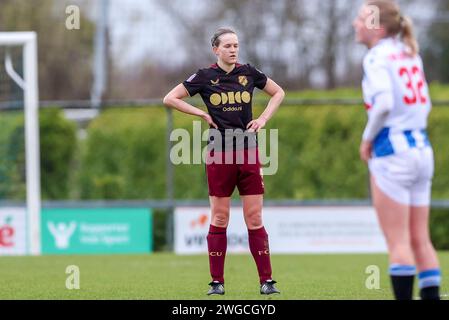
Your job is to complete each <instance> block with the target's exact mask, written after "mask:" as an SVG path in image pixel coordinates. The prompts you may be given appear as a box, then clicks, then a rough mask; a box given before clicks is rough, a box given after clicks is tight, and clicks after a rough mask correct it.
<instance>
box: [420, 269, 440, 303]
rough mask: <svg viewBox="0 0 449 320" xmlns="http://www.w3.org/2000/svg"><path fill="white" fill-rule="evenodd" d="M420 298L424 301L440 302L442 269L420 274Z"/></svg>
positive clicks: (425, 271)
mask: <svg viewBox="0 0 449 320" xmlns="http://www.w3.org/2000/svg"><path fill="white" fill-rule="evenodd" d="M418 280H419V284H418V285H419V289H420V296H421V299H422V300H439V299H440V292H439V291H440V285H441V271H440V269H429V270H424V271H421V272H420V273H419V274H418Z"/></svg>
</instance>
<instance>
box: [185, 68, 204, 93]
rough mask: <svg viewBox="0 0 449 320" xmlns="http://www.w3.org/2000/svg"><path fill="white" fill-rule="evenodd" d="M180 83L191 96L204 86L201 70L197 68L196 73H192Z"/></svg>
mask: <svg viewBox="0 0 449 320" xmlns="http://www.w3.org/2000/svg"><path fill="white" fill-rule="evenodd" d="M182 84H183V85H184V87H185V88H186V90H187V92H188V93H189V95H190V96H191V97H193V96H194V95H196V94H197V93H199V92H201V91H202V90H203V86H204V77H203V74H202V72H201V70H198V71H197V72H196V73H194V74H192V75H191V76H190V77H189V78H188V79H187V80H185V81H184V82H183V83H182Z"/></svg>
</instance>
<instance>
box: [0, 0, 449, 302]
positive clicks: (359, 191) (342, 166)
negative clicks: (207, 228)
mask: <svg viewBox="0 0 449 320" xmlns="http://www.w3.org/2000/svg"><path fill="white" fill-rule="evenodd" d="M200 2H201V4H205V3H206V2H202V1H200ZM149 3H150V4H146V5H143V4H142V3H141V2H140V3H139V1H130V2H129V5H123V3H122V4H120V3H119V1H114V0H111V1H70V2H69V1H52V0H39V1H33V2H32V3H30V2H29V1H22V0H16V1H13V0H9V1H2V4H0V31H24V30H26V31H28V30H34V31H36V32H37V33H38V45H39V88H40V92H39V93H40V100H41V103H40V106H41V108H40V114H39V115H40V116H39V118H40V119H39V121H40V149H41V187H42V199H43V208H46V209H48V210H51V209H54V208H66V209H68V208H78V207H83V208H90V209H98V208H117V207H131V208H151V209H152V210H153V215H152V217H153V219H152V239H151V241H152V248H153V250H154V251H155V252H160V251H162V252H164V253H161V254H160V255H157V254H154V255H151V257H147V258H145V257H133V258H132V259H131V260H132V263H133V265H134V264H135V265H138V264H139V263H140V264H141V265H140V267H139V268H138V270H137V271H136V272H137V273H136V274H138V275H144V274H145V273H146V272H147V271H148V269H145V266H146V267H148V268H151V266H154V268H155V269H154V270H156V271H154V272H156V273H161V272H163V269H164V261H165V262H166V263H169V264H174V265H175V264H178V263H179V265H181V266H182V265H184V266H187V268H192V272H193V270H195V268H203V267H204V268H205V267H207V265H206V264H205V261H206V260H205V259H204V258H201V257H184V258H182V259H181V258H180V257H176V256H174V255H171V253H170V252H171V251H172V249H173V209H174V207H176V206H177V205H184V206H185V205H196V206H204V205H207V189H206V188H205V176H204V167H203V165H179V166H172V165H171V164H170V162H169V161H168V159H167V152H168V150H169V147H170V143H169V142H168V139H167V135H168V134H169V133H170V132H171V130H172V129H173V128H186V129H187V130H189V131H191V130H192V124H191V123H192V120H193V119H192V118H190V117H188V116H185V115H182V114H179V113H176V112H171V111H170V110H167V109H165V108H164V107H163V106H162V105H161V97H162V96H163V94H165V93H166V92H167V91H168V90H169V89H170V88H171V87H173V86H174V85H175V84H177V83H179V82H180V81H182V80H183V79H185V78H186V77H188V76H189V75H190V74H191V73H193V72H194V71H195V70H196V69H197V68H199V67H204V66H205V65H208V64H210V63H212V62H214V59H213V56H212V54H211V53H210V52H209V51H208V50H209V43H208V37H209V35H210V34H211V32H212V31H213V30H214V29H215V28H216V27H218V26H220V25H233V26H235V27H236V28H237V31H238V32H239V34H241V37H240V40H241V45H242V48H241V51H242V52H241V56H242V58H241V60H242V61H250V62H252V63H253V64H255V65H257V66H258V67H259V68H260V69H262V70H264V71H265V72H266V73H267V74H268V75H269V76H270V77H272V78H273V79H275V80H276V81H278V82H279V83H280V84H281V85H283V86H284V87H285V88H286V89H287V96H286V99H285V102H284V104H283V106H282V107H281V109H280V110H279V111H278V113H277V114H276V116H275V117H274V118H273V119H272V121H270V123H269V124H268V127H267V128H278V129H279V132H280V133H279V171H278V172H277V174H276V175H274V176H267V177H266V178H265V187H266V191H267V197H266V200H267V203H268V204H273V205H274V204H275V205H287V204H288V205H297V206H298V205H304V204H308V205H329V204H331V205H341V204H348V205H354V204H364V205H367V204H369V188H368V182H367V177H368V175H367V170H366V167H365V166H364V164H363V163H362V162H361V161H360V160H359V158H358V152H357V148H358V143H359V140H360V136H361V132H362V130H363V125H364V121H365V119H366V115H365V111H364V109H363V107H362V103H361V99H360V98H361V92H360V89H359V82H360V78H361V68H360V58H361V56H362V54H363V52H364V50H363V48H361V47H360V46H356V45H355V44H353V40H352V33H351V26H350V24H349V21H350V19H348V15H349V13H351V19H352V16H353V15H354V14H355V10H356V8H357V6H358V5H359V4H360V3H361V1H335V2H334V1H320V2H317V3H316V4H314V5H309V4H307V2H306V1H299V0H297V1H290V0H284V1H278V2H276V3H277V4H272V3H270V4H269V3H268V2H263V1H255V0H254V1H251V0H247V1H226V2H225V1H223V2H219V3H216V4H215V5H214V6H211V7H207V6H204V5H199V4H198V3H199V2H195V1H186V2H185V1H184V2H182V3H181V2H180V1H170V2H163V1H156V0H155V1H150V2H149ZM400 3H401V4H403V5H404V10H405V12H406V13H409V14H410V15H411V16H412V17H413V18H415V20H416V31H417V34H418V39H419V40H420V43H421V45H422V50H423V51H422V52H423V57H424V63H425V67H426V70H427V77H428V81H429V82H430V83H431V96H432V99H433V102H434V106H435V108H434V110H433V111H432V114H431V116H430V121H429V134H430V137H431V141H432V143H433V146H434V149H435V155H436V158H435V160H436V175H435V180H434V187H433V208H432V221H431V230H432V238H433V240H434V244H435V245H436V247H437V249H438V250H442V251H440V252H441V255H442V263H443V264H444V263H446V265H447V262H449V261H448V260H447V259H448V256H447V253H446V252H444V250H448V249H449V240H448V239H449V238H448V237H447V231H448V230H449V189H448V188H447V185H448V184H449V181H448V180H449V169H448V166H447V163H449V153H448V152H447V146H448V144H449V126H448V125H447V123H448V120H449V109H448V108H447V107H448V106H449V85H448V84H447V82H448V81H449V65H448V61H449V47H448V43H449V36H448V35H447V33H446V32H444V31H443V30H444V29H445V28H446V27H447V24H448V23H449V18H448V14H447V13H446V12H448V11H449V1H435V2H432V5H430V4H427V3H426V8H425V10H418V9H417V8H422V5H423V3H424V2H423V1H421V0H415V1H407V2H405V1H402V2H400ZM69 4H77V5H78V6H79V7H80V9H81V28H80V29H79V30H67V29H66V28H65V21H66V18H67V14H66V13H65V8H66V6H67V5H69ZM356 4H357V5H356ZM102 5H103V6H104V7H103V8H102V7H101V6H102ZM102 10H104V11H102ZM102 12H103V14H102ZM105 13H106V14H105ZM151 13H153V15H149V14H151ZM241 17H245V18H244V19H243V18H241ZM253 17H264V18H263V19H254V18H253ZM148 21H152V22H148ZM167 21H174V22H173V25H172V26H169V24H167ZM104 22H105V23H104ZM102 23H104V28H103V29H101V28H100V27H99V26H100V25H102ZM126 25H129V26H128V27H124V26H126ZM167 33H169V34H170V33H171V34H173V39H174V40H173V39H171V40H170V39H168V40H167V41H166V43H165V44H164V45H159V42H161V41H162V40H161V37H163V36H164V35H166V34H167ZM158 37H159V38H158ZM154 38H156V40H154ZM102 40H106V41H105V42H104V46H103V47H101V46H100V49H99V47H98V43H101V41H102ZM158 41H159V42H158ZM170 44H171V47H170ZM273 44H274V45H277V46H278V47H277V48H279V50H275V51H274V52H273V51H272V50H270V48H271V47H273ZM309 44H313V45H309ZM158 46H161V47H162V49H160V50H159V51H156V50H154V51H152V50H151V48H155V47H158ZM179 46H181V47H182V49H179V50H177V49H178V47H179ZM314 46H315V47H318V48H323V50H318V51H313V50H312V47H314ZM136 48H137V49H136ZM139 48H140V50H139ZM2 50H3V49H2ZM99 50H100V52H102V53H103V55H100V58H98V56H96V54H97V53H98V52H99ZM178 51H179V52H178ZM2 54H3V52H2ZM15 56H16V62H17V61H20V53H16V54H15ZM97 59H99V60H97ZM292 59H294V60H292ZM291 61H295V62H294V63H292V62H291ZM19 65H20V63H19ZM100 66H102V67H100ZM1 68H3V66H2V67H0V70H1V79H0V85H1V89H0V96H1V109H2V112H1V117H0V139H1V141H0V145H1V148H0V159H2V160H1V162H0V174H1V181H0V198H1V199H2V205H3V206H7V205H11V204H22V203H23V202H24V199H25V181H24V152H25V148H24V129H23V128H24V119H23V110H22V104H21V98H20V91H19V90H18V89H17V88H16V87H15V86H14V85H11V83H10V82H9V80H8V79H7V76H6V74H5V72H4V70H3V69H1ZM101 77H104V78H105V81H104V83H103V84H104V85H103V86H102V87H101V89H100V91H98V90H97V91H95V90H93V89H92V88H95V86H96V85H97V86H98V83H99V82H98V81H99V80H98V79H99V78H101ZM100 82H101V81H100ZM97 88H98V87H97ZM95 94H97V97H96V98H97V99H98V97H100V102H99V101H98V100H95V97H93V95H95ZM264 101H266V98H265V97H264V96H263V95H258V96H257V97H256V101H255V112H254V113H255V114H258V113H260V112H261V110H262V108H263V106H264ZM194 102H195V103H197V105H202V103H200V102H199V100H194ZM234 196H235V200H237V199H238V198H237V197H236V194H234ZM236 203H238V202H236ZM2 224H3V225H7V222H3V221H2ZM375 257H376V258H373V259H374V260H375V261H381V263H382V262H385V261H386V258H385V256H375ZM44 258H45V257H44ZM47 258H48V259H49V260H25V259H33V258H29V257H8V258H4V257H2V258H0V270H2V272H3V271H4V272H5V273H6V274H7V276H6V277H5V279H6V280H4V281H7V282H6V284H9V286H10V288H11V291H8V290H7V291H6V292H5V297H13V298H17V297H19V298H20V297H25V298H26V297H30V298H36V297H39V295H43V294H44V293H43V291H42V289H41V290H40V289H39V287H33V288H30V287H28V286H27V285H26V284H24V285H23V287H21V290H16V289H17V287H16V284H14V283H15V281H16V280H17V279H18V275H19V273H18V272H19V271H20V272H24V273H25V274H27V273H30V270H32V269H33V268H36V269H39V268H41V267H42V266H44V269H45V268H47V269H46V270H47V271H48V277H46V280H45V281H46V282H45V284H46V285H47V286H48V288H50V289H51V288H53V287H54V288H56V289H55V290H56V291H57V290H59V291H58V294H57V295H55V296H54V295H52V294H48V292H47V293H46V294H47V296H44V297H69V298H70V297H74V298H79V297H89V298H102V297H104V298H114V297H116V296H115V294H116V293H115V291H114V290H115V289H116V288H110V291H108V290H104V287H102V285H101V284H95V285H94V287H95V290H97V291H95V290H91V291H89V292H90V293H84V295H83V293H80V294H78V295H73V293H70V294H69V293H67V292H66V291H63V290H62V289H60V288H59V287H58V285H56V283H57V281H56V280H54V278H51V277H50V276H51V274H52V273H55V277H56V278H58V277H59V278H62V279H63V278H64V277H65V275H64V274H63V273H61V274H57V271H56V269H54V268H56V267H55V266H56V265H60V266H61V268H63V266H65V265H67V263H73V262H68V261H75V262H76V261H80V262H78V263H79V264H81V265H85V266H86V267H85V268H84V269H83V270H86V269H87V270H90V271H88V272H94V271H92V270H96V268H103V269H105V268H106V269H108V267H105V266H107V265H108V263H110V264H113V265H116V267H112V268H111V270H107V272H106V273H105V275H104V276H105V277H107V275H116V274H117V270H118V269H119V266H124V265H126V262H125V261H124V259H122V258H120V257H119V258H115V257H108V256H104V257H102V258H99V259H100V260H99V261H100V262H99V265H101V266H102V267H100V266H98V265H97V264H95V263H93V262H92V261H91V260H89V258H88V257H82V256H78V257H71V256H64V257H54V256H51V255H50V256H47ZM21 259H22V260H21ZM35 259H37V258H35ZM52 259H54V260H52ZM108 259H119V260H110V261H108ZM120 259H121V260H120ZM145 259H150V260H145ZM233 259H235V262H234V263H235V265H236V266H237V265H239V266H241V267H242V268H245V262H242V261H246V260H244V259H245V258H244V257H232V256H231V257H230V258H229V260H233ZM242 259H243V260H242ZM291 259H296V260H298V262H297V265H298V266H301V264H302V263H306V266H307V267H308V268H310V270H313V268H314V264H315V263H316V262H314V261H313V257H308V256H301V255H300V256H295V257H294V258H292V257H290V258H288V257H284V256H280V257H279V265H280V266H282V265H283V263H285V265H290V264H294V263H292V262H291V261H292V260H291ZM321 259H324V260H326V259H329V261H332V262H331V263H330V264H335V265H336V266H338V262H337V261H342V260H345V259H346V262H344V263H343V264H341V265H340V267H338V268H341V270H340V269H339V270H340V273H339V272H338V271H337V272H336V274H340V275H343V274H345V273H344V272H345V271H344V269H345V267H346V266H347V265H351V263H350V261H357V262H354V263H352V265H353V268H354V269H355V266H356V265H358V264H359V266H360V268H361V270H362V269H363V268H364V266H366V264H364V263H365V260H367V259H368V258H367V257H366V256H364V257H363V256H362V257H358V256H351V257H348V258H344V257H343V256H332V255H328V256H326V255H324V256H322V257H321ZM241 260H242V261H241ZM360 260H363V262H361V261H360ZM25 261H28V262H29V268H30V269H22V268H23V267H22V265H23V262H25ZM51 261H53V262H51ZM275 261H276V260H275ZM66 262H67V263H66ZM229 263H230V264H231V263H233V262H232V261H230V262H229ZM238 263H240V264H238ZM307 263H309V264H307ZM381 263H379V264H381ZM52 264H54V266H53V267H51V265H52ZM246 264H248V263H246ZM157 266H159V268H158V267H157ZM90 268H91V269H90ZM232 268H233V269H234V267H232ZM248 268H249V267H248ZM233 269H231V270H233ZM249 270H251V269H249ZM253 271H254V270H253ZM299 271H300V270H289V271H287V273H288V272H290V273H291V276H294V275H296V273H297V272H299ZM88 272H87V273H88ZM248 272H252V271H248ZM323 272H325V271H323ZM346 272H348V273H347V275H350V273H349V272H350V270H347V271H346ZM174 273H176V270H174ZM203 273H204V275H207V270H206V269H204V270H203ZM21 274H23V273H21ZM56 274H57V275H56ZM88 274H89V273H88ZM128 276H129V275H128ZM297 276H298V277H301V276H300V275H297ZM92 277H93V276H92ZM120 277H123V279H126V275H121V276H120ZM136 277H137V276H136ZM314 277H316V279H315V280H316V281H318V279H319V274H316V275H314ZM59 278H58V279H59ZM131 278H132V277H131ZM26 279H28V280H29V281H32V279H33V278H32V276H31V275H29V276H25V280H26ZM83 279H85V278H83ZM201 279H202V280H200V281H197V279H195V278H193V279H192V280H191V282H192V283H191V284H192V287H193V288H196V287H198V291H199V292H201V291H202V287H201V286H200V285H198V283H197V282H201V281H203V282H204V281H207V280H203V279H206V277H202V278H201ZM285 279H286V280H285V281H287V279H288V276H287V275H286V276H285ZM237 280H238V279H236V280H234V281H236V282H237ZM53 281H54V283H53ZM58 281H59V280H58ZM61 281H63V280H61ZM83 281H89V280H83ZM91 281H93V279H92V280H91ZM127 281H128V280H127ZM337 282H338V281H337V279H335V282H333V283H337ZM314 283H315V282H314ZM362 287H363V286H362ZM102 290H104V291H102ZM142 290H144V288H142ZM193 290H194V289H193ZM308 290H309V291H308V292H309V293H310V295H307V294H304V293H298V292H292V293H291V295H290V297H291V298H308V297H315V298H333V297H337V298H338V297H339V298H345V299H346V298H348V299H351V298H388V297H389V296H388V290H386V288H385V289H384V291H382V293H378V294H374V293H370V292H368V293H367V291H366V290H365V291H363V290H362V289H360V290H354V292H349V293H346V292H345V293H341V292H340V293H339V294H338V295H337V296H335V295H331V294H329V295H328V294H327V293H326V292H324V293H323V292H320V291H318V290H315V289H314V285H310V286H309V287H308ZM48 291H51V290H48ZM305 291H306V292H307V290H305ZM92 292H94V293H92ZM125 292H127V291H126V290H125ZM169 292H170V291H169ZM288 292H289V291H288V289H287V293H288ZM122 297H125V298H136V297H137V298H140V297H143V298H145V297H146V298H148V297H149V298H158V297H160V298H178V297H177V296H170V295H169V294H168V295H167V296H164V295H163V294H162V295H160V296H154V295H151V294H150V293H147V294H144V293H142V292H139V293H138V294H133V293H132V290H130V291H129V292H128V293H126V294H124V296H122ZM192 297H193V298H196V297H197V295H193V296H188V297H187V298H192ZM198 297H201V295H198ZM234 297H236V298H242V297H243V298H256V297H253V296H251V294H250V293H249V292H244V293H243V295H242V296H234ZM287 297H289V296H288V295H287ZM180 298H183V296H181V297H180ZM184 298H185V297H184Z"/></svg>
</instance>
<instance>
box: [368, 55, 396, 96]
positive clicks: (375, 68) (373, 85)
mask: <svg viewBox="0 0 449 320" xmlns="http://www.w3.org/2000/svg"><path fill="white" fill-rule="evenodd" d="M363 70H364V77H365V80H366V81H367V85H368V86H369V91H370V92H371V94H372V95H377V94H379V93H384V92H392V81H391V76H390V73H389V71H388V62H387V61H386V59H383V58H382V57H373V56H367V57H366V59H365V61H364V62H363Z"/></svg>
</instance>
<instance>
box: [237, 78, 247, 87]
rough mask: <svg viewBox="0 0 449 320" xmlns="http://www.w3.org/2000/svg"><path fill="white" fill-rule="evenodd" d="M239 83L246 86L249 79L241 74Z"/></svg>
mask: <svg viewBox="0 0 449 320" xmlns="http://www.w3.org/2000/svg"><path fill="white" fill-rule="evenodd" d="M239 83H240V84H241V85H242V86H244V87H245V86H246V85H247V84H248V79H247V78H246V76H239Z"/></svg>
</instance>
